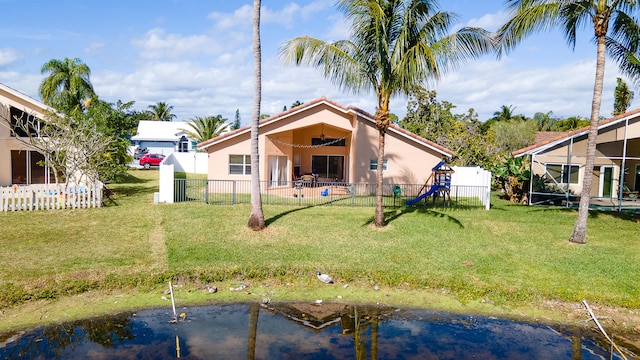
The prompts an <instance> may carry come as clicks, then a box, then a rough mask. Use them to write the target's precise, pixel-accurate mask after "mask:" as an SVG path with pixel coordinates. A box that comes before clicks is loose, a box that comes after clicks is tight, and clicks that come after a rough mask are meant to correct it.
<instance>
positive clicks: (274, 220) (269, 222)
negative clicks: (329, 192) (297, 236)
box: [264, 205, 314, 226]
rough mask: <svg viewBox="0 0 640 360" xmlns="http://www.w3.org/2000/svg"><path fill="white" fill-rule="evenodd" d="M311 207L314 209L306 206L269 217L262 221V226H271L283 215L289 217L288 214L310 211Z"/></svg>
mask: <svg viewBox="0 0 640 360" xmlns="http://www.w3.org/2000/svg"><path fill="white" fill-rule="evenodd" d="M312 207H314V206H313V205H307V206H305V207H301V208H296V209H291V210H289V211H285V212H281V213H279V214H278V215H275V216H272V217H270V218H268V219H265V220H264V224H265V226H269V225H271V224H273V223H274V222H276V221H278V220H280V219H281V218H283V217H284V216H285V215H289V214H293V213H294V212H298V211H302V210H306V209H310V208H312Z"/></svg>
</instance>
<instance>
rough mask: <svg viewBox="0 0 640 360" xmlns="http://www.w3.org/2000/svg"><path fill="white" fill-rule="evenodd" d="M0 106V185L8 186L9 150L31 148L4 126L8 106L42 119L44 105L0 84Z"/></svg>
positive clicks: (9, 177) (7, 115)
mask: <svg viewBox="0 0 640 360" xmlns="http://www.w3.org/2000/svg"><path fill="white" fill-rule="evenodd" d="M0 106H2V107H3V109H0V114H1V115H2V117H3V118H2V119H0V186H8V185H11V183H12V179H11V177H12V174H11V151H12V150H21V151H24V150H31V149H29V147H28V146H27V145H25V144H24V143H22V142H20V141H18V140H17V139H16V138H14V137H11V131H10V130H9V128H8V126H6V125H8V124H7V122H6V121H7V120H6V119H4V117H9V107H10V106H12V107H14V108H16V109H19V110H22V111H24V112H26V113H27V114H30V115H35V116H36V117H38V118H40V119H44V118H45V114H44V113H45V105H44V104H42V103H39V102H38V101H36V100H35V99H30V98H28V97H27V96H26V95H22V94H19V93H18V92H15V91H10V90H8V89H5V88H4V86H0Z"/></svg>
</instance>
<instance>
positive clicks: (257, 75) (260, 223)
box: [247, 0, 265, 231]
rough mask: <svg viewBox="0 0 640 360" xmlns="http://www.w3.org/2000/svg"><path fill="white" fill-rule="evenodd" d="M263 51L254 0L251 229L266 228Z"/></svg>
mask: <svg viewBox="0 0 640 360" xmlns="http://www.w3.org/2000/svg"><path fill="white" fill-rule="evenodd" d="M261 58H262V50H261V46H260V0H253V78H254V79H253V114H252V117H251V214H250V215H249V223H248V224H247V225H248V226H249V228H251V229H253V230H255V231H258V230H262V229H264V227H265V222H264V212H263V211H262V196H261V194H260V158H259V157H258V135H259V132H258V130H259V129H258V125H259V123H260V102H261V100H262V70H261V69H262V60H261Z"/></svg>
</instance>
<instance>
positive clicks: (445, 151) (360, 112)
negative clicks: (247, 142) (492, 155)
mask: <svg viewBox="0 0 640 360" xmlns="http://www.w3.org/2000/svg"><path fill="white" fill-rule="evenodd" d="M323 103H325V104H329V105H331V106H332V107H334V108H337V109H339V110H341V111H343V112H345V113H349V112H353V113H356V114H357V115H359V116H361V117H363V118H365V119H368V120H370V121H372V122H375V116H374V115H371V114H370V113H368V112H366V111H364V110H362V109H360V108H357V107H355V106H352V105H349V106H347V107H345V106H342V105H340V104H338V103H337V102H335V101H332V100H329V99H327V98H326V97H324V96H323V97H320V98H317V99H314V100H311V101H309V102H307V103H304V104H302V105H299V106H296V107H293V108H291V109H289V110H287V111H283V112H281V113H279V114H276V115H273V116H270V117H268V118H265V119H262V120H260V122H259V124H258V126H259V127H261V126H264V125H265V124H268V123H272V122H275V121H278V120H281V119H284V118H286V117H288V116H290V115H292V114H295V113H299V112H302V111H304V110H307V109H310V108H312V107H315V106H318V105H320V104H323ZM250 130H251V125H247V126H243V127H241V128H239V129H236V130H233V131H230V132H228V133H225V134H222V135H220V136H218V137H215V138H213V139H209V140H207V141H204V142H201V143H200V144H198V148H199V149H204V148H207V147H209V146H211V145H213V144H216V143H219V142H222V141H225V140H227V139H229V138H232V137H234V136H237V135H239V134H243V133H246V132H248V131H250ZM389 130H391V131H394V132H396V133H398V134H400V135H403V136H406V137H409V138H411V139H412V140H414V141H418V142H422V143H424V144H426V145H427V146H429V147H432V148H434V149H435V150H437V151H439V152H441V153H443V154H446V155H449V156H453V155H454V152H453V151H451V150H449V149H447V148H446V147H444V146H441V145H438V144H436V143H434V142H432V141H430V140H427V139H425V138H423V137H421V136H418V135H417V134H414V133H412V132H410V131H408V130H405V129H403V128H401V127H399V126H397V125H395V124H391V125H389Z"/></svg>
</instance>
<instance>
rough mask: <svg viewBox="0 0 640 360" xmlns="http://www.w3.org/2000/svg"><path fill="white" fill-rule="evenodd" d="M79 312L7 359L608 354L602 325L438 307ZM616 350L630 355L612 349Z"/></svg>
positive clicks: (2, 354) (4, 343)
mask: <svg viewBox="0 0 640 360" xmlns="http://www.w3.org/2000/svg"><path fill="white" fill-rule="evenodd" d="M177 312H178V314H180V315H184V316H180V315H179V316H178V321H177V322H175V321H173V319H174V317H173V312H172V310H171V309H164V308H163V309H152V310H144V311H139V312H135V313H134V312H129V313H122V314H118V315H113V316H108V317H100V318H93V319H86V320H80V321H75V322H69V323H65V324H59V325H55V326H48V327H41V328H37V329H34V330H33V331H29V332H21V333H18V334H13V335H12V334H6V335H4V337H3V336H0V359H53V358H55V359H175V358H182V359H538V360H539V359H582V360H588V359H609V358H610V357H611V354H610V352H609V351H608V347H604V348H603V347H601V346H599V345H598V344H596V343H595V342H594V341H593V339H597V334H590V335H589V334H586V333H577V332H571V331H569V330H567V329H562V328H558V327H553V326H548V325H541V324H528V323H521V322H513V321H507V320H500V319H495V318H486V317H478V316H469V315H453V314H447V313H441V312H435V311H427V310H414V309H398V308H391V307H380V306H364V305H346V304H321V305H316V304H306V303H281V304H273V303H271V304H266V305H262V304H240V305H237V304H236V305H216V306H203V307H187V308H181V309H178V311H177ZM612 358H613V359H621V358H620V357H618V355H617V354H613V357H612Z"/></svg>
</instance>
